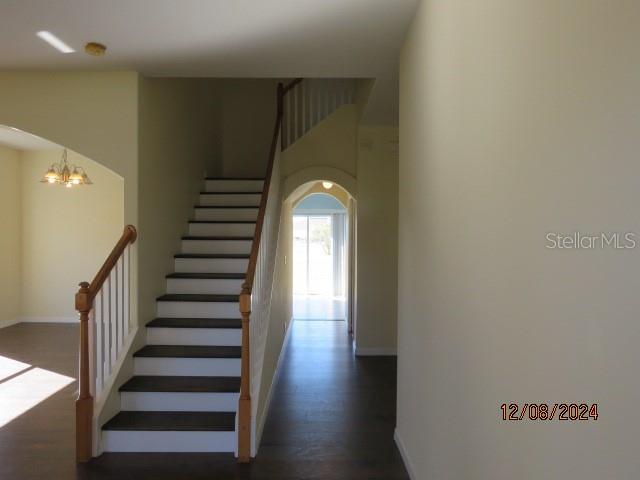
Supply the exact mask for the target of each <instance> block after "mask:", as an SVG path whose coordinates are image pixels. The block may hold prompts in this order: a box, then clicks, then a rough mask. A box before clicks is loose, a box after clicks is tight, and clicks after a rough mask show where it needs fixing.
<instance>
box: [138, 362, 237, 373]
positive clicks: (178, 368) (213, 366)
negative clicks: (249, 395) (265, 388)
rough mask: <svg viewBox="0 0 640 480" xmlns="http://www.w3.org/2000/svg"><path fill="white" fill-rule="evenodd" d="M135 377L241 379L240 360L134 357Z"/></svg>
mask: <svg viewBox="0 0 640 480" xmlns="http://www.w3.org/2000/svg"><path fill="white" fill-rule="evenodd" d="M133 370H134V374H135V375H177V376H192V377H198V376H201V377H239V376H240V359H239V358H166V357H134V362H133Z"/></svg>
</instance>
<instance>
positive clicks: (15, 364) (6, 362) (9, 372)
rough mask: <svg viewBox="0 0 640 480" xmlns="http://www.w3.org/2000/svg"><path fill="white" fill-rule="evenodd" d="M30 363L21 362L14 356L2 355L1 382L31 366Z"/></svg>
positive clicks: (0, 366) (0, 361)
mask: <svg viewBox="0 0 640 480" xmlns="http://www.w3.org/2000/svg"><path fill="white" fill-rule="evenodd" d="M30 367H31V365H29V364H28V363H23V362H19V361H17V360H14V359H12V358H7V357H3V356H2V355H0V382H1V381H2V380H4V379H5V378H9V377H11V376H13V375H15V374H16V373H18V372H21V371H22V370H26V369H27V368H30Z"/></svg>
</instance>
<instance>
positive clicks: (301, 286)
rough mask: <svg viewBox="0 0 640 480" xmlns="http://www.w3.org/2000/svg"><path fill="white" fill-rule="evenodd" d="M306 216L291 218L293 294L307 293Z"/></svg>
mask: <svg viewBox="0 0 640 480" xmlns="http://www.w3.org/2000/svg"><path fill="white" fill-rule="evenodd" d="M307 219H308V217H307V216H303V215H294V216H293V293H294V294H299V295H305V294H306V293H307Z"/></svg>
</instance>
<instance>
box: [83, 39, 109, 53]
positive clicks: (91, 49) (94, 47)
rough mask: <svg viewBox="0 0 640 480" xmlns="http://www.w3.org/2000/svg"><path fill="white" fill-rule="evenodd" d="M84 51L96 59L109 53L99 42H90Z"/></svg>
mask: <svg viewBox="0 0 640 480" xmlns="http://www.w3.org/2000/svg"><path fill="white" fill-rule="evenodd" d="M84 51H85V52H87V53H88V54H89V55H92V56H94V57H102V56H103V55H104V54H105V53H106V52H107V47H105V46H104V45H103V44H101V43H98V42H89V43H87V44H86V45H85V46H84Z"/></svg>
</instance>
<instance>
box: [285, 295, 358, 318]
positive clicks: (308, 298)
mask: <svg viewBox="0 0 640 480" xmlns="http://www.w3.org/2000/svg"><path fill="white" fill-rule="evenodd" d="M293 318H294V319H295V320H345V319H346V300H345V298H344V297H328V296H322V295H294V296H293Z"/></svg>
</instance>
